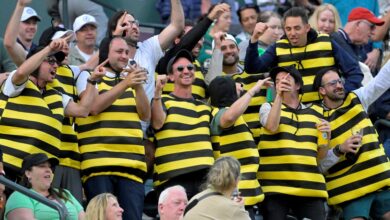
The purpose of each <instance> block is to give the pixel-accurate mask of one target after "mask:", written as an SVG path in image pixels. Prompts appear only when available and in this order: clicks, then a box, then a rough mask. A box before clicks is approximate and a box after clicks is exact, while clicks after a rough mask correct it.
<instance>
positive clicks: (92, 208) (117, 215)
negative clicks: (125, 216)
mask: <svg viewBox="0 0 390 220" xmlns="http://www.w3.org/2000/svg"><path fill="white" fill-rule="evenodd" d="M122 213H123V209H122V208H121V207H120V206H119V203H118V200H117V198H116V197H115V196H114V195H112V194H111V193H102V194H99V195H97V196H95V197H94V198H93V199H92V200H91V201H90V202H89V203H88V206H87V210H86V213H85V220H122Z"/></svg>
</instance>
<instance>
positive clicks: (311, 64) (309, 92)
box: [276, 34, 335, 103]
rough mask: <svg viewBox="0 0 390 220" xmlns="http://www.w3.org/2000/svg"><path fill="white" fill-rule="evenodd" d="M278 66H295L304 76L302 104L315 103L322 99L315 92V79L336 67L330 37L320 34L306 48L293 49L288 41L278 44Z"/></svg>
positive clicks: (281, 41)
mask: <svg viewBox="0 0 390 220" xmlns="http://www.w3.org/2000/svg"><path fill="white" fill-rule="evenodd" d="M276 55H277V57H278V66H290V65H293V64H295V66H296V68H297V69H298V70H299V72H300V73H301V74H302V80H303V84H304V86H303V96H302V102H304V103H307V102H313V101H317V100H319V99H320V97H319V95H318V92H317V91H314V90H313V83H314V77H315V76H316V73H317V72H318V71H319V70H321V69H322V68H324V67H331V66H334V65H335V59H334V57H333V49H332V43H331V41H330V38H329V35H327V34H318V36H317V38H316V39H315V40H314V42H312V43H310V44H308V45H306V46H304V47H291V45H290V43H289V42H288V40H287V39H282V40H279V41H277V42H276Z"/></svg>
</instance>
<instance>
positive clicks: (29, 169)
mask: <svg viewBox="0 0 390 220" xmlns="http://www.w3.org/2000/svg"><path fill="white" fill-rule="evenodd" d="M57 164H58V160H57V159H56V158H53V157H51V158H49V157H48V156H47V155H46V154H44V153H35V154H30V155H28V156H26V157H25V158H24V159H23V163H22V173H23V177H22V182H21V184H22V185H23V186H25V187H27V188H30V189H31V191H34V192H35V193H37V194H39V195H41V196H43V197H46V198H48V199H49V200H52V201H53V202H57V203H59V204H61V205H64V206H65V207H66V209H67V211H68V217H67V218H69V219H78V220H82V219H84V216H85V213H84V210H83V207H82V206H81V204H80V203H79V202H78V201H77V200H76V199H75V198H74V197H73V195H72V194H71V193H70V192H69V191H68V190H65V189H62V188H53V186H52V185H51V181H52V178H53V169H54V168H55V166H56V165H57ZM5 219H40V220H41V219H42V220H44V219H48V220H49V219H50V220H54V219H58V220H59V219H60V217H59V214H58V212H57V210H55V209H52V208H50V207H48V206H46V205H44V204H42V203H40V202H38V201H36V200H34V199H32V198H30V197H28V196H26V195H24V194H22V193H20V192H14V193H12V194H11V196H10V197H9V199H8V201H7V204H6V207H5Z"/></svg>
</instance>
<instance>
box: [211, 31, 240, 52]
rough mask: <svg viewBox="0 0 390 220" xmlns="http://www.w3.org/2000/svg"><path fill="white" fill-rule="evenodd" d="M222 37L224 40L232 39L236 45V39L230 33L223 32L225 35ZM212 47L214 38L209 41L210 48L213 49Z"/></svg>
mask: <svg viewBox="0 0 390 220" xmlns="http://www.w3.org/2000/svg"><path fill="white" fill-rule="evenodd" d="M223 39H224V40H231V41H233V42H234V43H235V44H236V45H237V46H238V44H237V41H236V38H235V37H233V35H231V34H225V35H224V36H223ZM214 47H215V42H214V40H213V42H211V48H212V50H214Z"/></svg>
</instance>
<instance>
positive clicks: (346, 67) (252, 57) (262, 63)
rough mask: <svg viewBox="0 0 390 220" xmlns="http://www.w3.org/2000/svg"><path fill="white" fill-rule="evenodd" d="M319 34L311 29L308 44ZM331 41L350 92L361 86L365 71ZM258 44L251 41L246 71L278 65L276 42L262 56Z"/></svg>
mask: <svg viewBox="0 0 390 220" xmlns="http://www.w3.org/2000/svg"><path fill="white" fill-rule="evenodd" d="M317 36H318V34H317V32H316V31H314V30H313V29H311V30H310V31H309V32H308V36H307V39H308V44H310V42H313V41H314V40H315V39H316V38H317ZM284 38H286V36H284ZM331 43H332V48H333V56H334V59H335V62H336V66H337V67H338V68H339V69H340V71H341V73H342V75H343V77H344V78H345V84H344V87H345V90H346V91H347V92H349V91H352V90H354V89H357V88H359V87H361V82H362V80H363V73H362V71H361V70H360V67H359V63H358V61H357V60H355V59H354V58H353V57H352V56H351V55H350V54H348V53H347V52H346V51H345V50H344V49H342V48H341V47H340V46H339V45H338V44H337V43H336V42H335V41H334V40H333V39H331ZM257 45H258V44H257V42H256V43H251V42H250V43H249V46H248V48H247V51H246V57H245V71H246V72H247V73H261V72H268V71H269V70H270V69H271V68H273V67H276V66H278V59H277V55H276V43H274V44H272V45H271V46H269V47H268V49H267V50H266V51H265V52H264V54H263V55H262V56H261V57H259V54H258V51H257Z"/></svg>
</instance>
